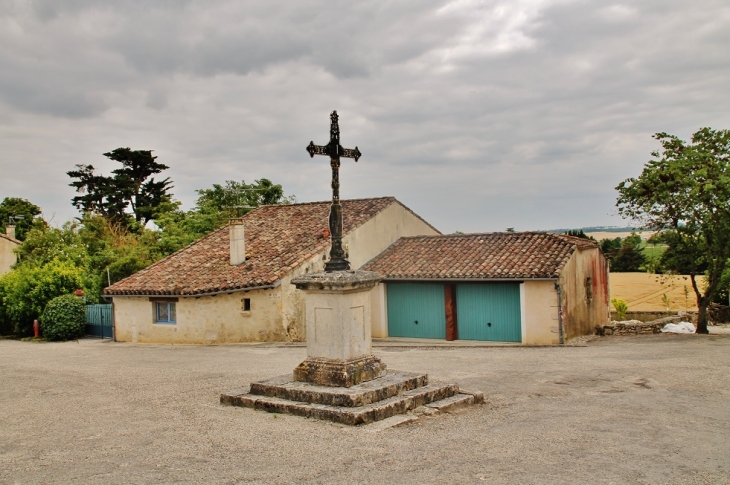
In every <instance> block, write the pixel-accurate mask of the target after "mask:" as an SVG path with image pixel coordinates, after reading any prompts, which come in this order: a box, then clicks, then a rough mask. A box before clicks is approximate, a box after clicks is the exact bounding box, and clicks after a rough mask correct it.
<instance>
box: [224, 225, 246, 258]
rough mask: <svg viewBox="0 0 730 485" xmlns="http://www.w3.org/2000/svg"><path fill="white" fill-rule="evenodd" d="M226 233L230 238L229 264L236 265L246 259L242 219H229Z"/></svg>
mask: <svg viewBox="0 0 730 485" xmlns="http://www.w3.org/2000/svg"><path fill="white" fill-rule="evenodd" d="M228 234H229V236H230V238H231V265H232V266H237V265H239V264H241V263H243V262H244V261H246V240H245V239H244V237H243V236H244V231H243V219H231V220H230V222H229V225H228Z"/></svg>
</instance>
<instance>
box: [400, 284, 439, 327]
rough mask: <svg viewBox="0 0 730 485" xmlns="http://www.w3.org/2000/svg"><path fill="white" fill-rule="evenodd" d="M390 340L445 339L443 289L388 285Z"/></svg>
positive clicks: (428, 286)
mask: <svg viewBox="0 0 730 485" xmlns="http://www.w3.org/2000/svg"><path fill="white" fill-rule="evenodd" d="M387 292H388V335H389V336H390V337H411V338H438V339H445V338H446V312H445V310H444V285H442V284H439V283H388V285H387Z"/></svg>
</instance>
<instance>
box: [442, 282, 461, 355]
mask: <svg viewBox="0 0 730 485" xmlns="http://www.w3.org/2000/svg"><path fill="white" fill-rule="evenodd" d="M444 307H445V309H446V340H449V341H451V340H456V339H458V338H459V324H458V321H457V317H456V285H454V284H451V283H446V284H445V285H444Z"/></svg>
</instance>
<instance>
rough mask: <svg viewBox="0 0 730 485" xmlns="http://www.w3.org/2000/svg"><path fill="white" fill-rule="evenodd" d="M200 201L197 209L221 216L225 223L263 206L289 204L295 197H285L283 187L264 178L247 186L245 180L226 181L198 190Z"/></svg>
mask: <svg viewBox="0 0 730 485" xmlns="http://www.w3.org/2000/svg"><path fill="white" fill-rule="evenodd" d="M196 192H197V193H198V200H197V203H196V208H197V209H198V210H199V211H201V212H212V213H217V214H219V217H220V218H222V219H224V222H226V221H228V219H230V218H232V217H240V216H242V215H243V214H245V213H246V212H248V211H250V210H251V209H253V208H255V207H259V206H261V205H271V204H287V203H290V202H293V201H294V197H284V189H283V188H282V186H281V185H279V184H275V183H273V182H272V181H271V180H269V179H266V178H262V179H259V180H254V183H252V184H247V183H246V181H245V180H242V181H241V182H236V181H235V180H226V182H225V184H224V185H220V184H213V188H211V189H200V190H196Z"/></svg>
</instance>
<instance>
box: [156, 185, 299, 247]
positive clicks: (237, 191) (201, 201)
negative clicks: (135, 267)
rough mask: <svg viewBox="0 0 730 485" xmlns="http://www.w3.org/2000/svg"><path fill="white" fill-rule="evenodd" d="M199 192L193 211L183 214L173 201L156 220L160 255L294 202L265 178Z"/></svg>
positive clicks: (279, 186)
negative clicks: (256, 211) (256, 212)
mask: <svg viewBox="0 0 730 485" xmlns="http://www.w3.org/2000/svg"><path fill="white" fill-rule="evenodd" d="M196 192H197V193H198V200H197V202H196V204H195V207H194V208H193V209H192V210H190V211H187V212H184V211H182V210H180V209H179V205H180V204H179V203H177V202H173V203H171V204H170V205H171V206H172V209H168V210H166V211H164V212H161V213H160V214H159V215H158V216H157V218H156V219H155V224H156V225H157V226H158V227H159V228H160V233H161V234H160V240H159V243H158V245H157V248H158V251H159V254H160V255H161V256H167V255H168V254H172V253H173V252H175V251H177V250H178V249H180V248H182V247H184V246H186V245H188V244H190V243H192V242H193V241H196V240H198V239H200V238H201V237H203V236H205V235H206V234H209V233H210V232H212V231H214V230H216V229H218V228H219V227H221V226H223V225H224V224H226V223H228V221H229V219H231V218H233V217H240V216H242V215H244V214H245V213H247V212H249V211H250V210H252V209H253V208H255V207H258V206H261V205H270V204H288V203H290V202H294V201H295V197H294V196H288V197H287V196H284V189H283V188H282V186H281V185H279V184H275V183H273V182H272V181H271V180H269V179H265V178H262V179H260V180H255V181H254V183H252V184H247V183H246V182H245V181H243V180H242V181H241V182H236V181H235V180H226V182H225V184H223V185H221V184H213V187H212V188H210V189H200V190H196Z"/></svg>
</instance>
